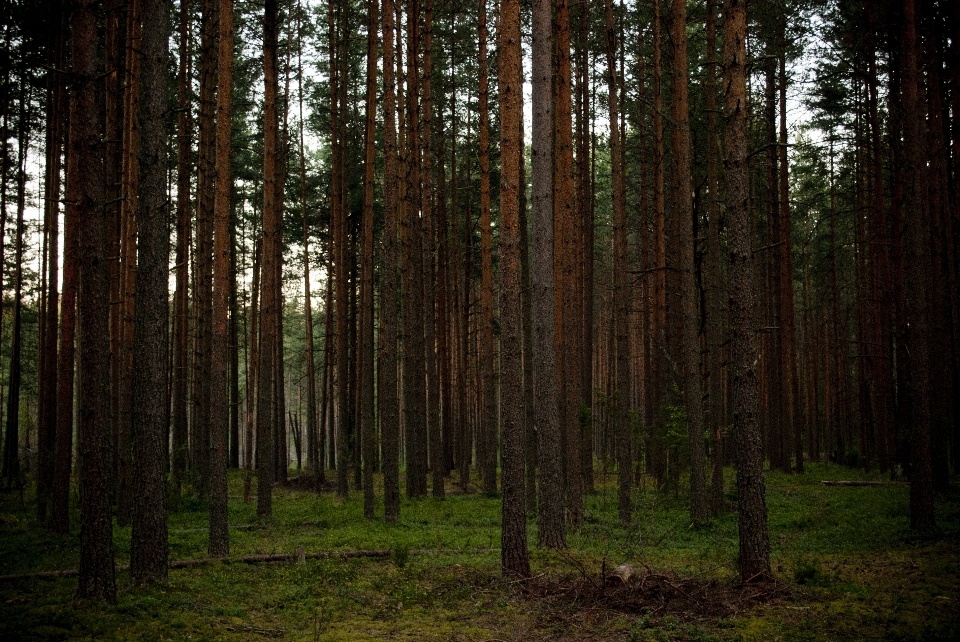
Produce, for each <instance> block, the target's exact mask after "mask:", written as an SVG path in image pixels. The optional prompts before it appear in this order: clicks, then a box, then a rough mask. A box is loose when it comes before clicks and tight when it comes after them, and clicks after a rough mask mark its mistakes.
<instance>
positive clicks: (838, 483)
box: [820, 480, 910, 486]
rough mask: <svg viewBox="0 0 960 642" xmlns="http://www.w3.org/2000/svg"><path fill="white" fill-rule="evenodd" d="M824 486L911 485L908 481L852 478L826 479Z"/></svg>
mask: <svg viewBox="0 0 960 642" xmlns="http://www.w3.org/2000/svg"><path fill="white" fill-rule="evenodd" d="M820 483H822V484H823V485H824V486H909V485H910V484H909V483H908V482H895V481H861V480H851V481H831V480H824V481H822V482H820Z"/></svg>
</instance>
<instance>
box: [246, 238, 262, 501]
mask: <svg viewBox="0 0 960 642" xmlns="http://www.w3.org/2000/svg"><path fill="white" fill-rule="evenodd" d="M254 237H256V225H254ZM262 257H263V236H262V235H261V236H260V238H258V239H257V240H256V241H255V242H254V247H253V274H252V276H251V281H252V283H251V284H250V316H249V319H250V332H249V334H248V335H247V345H248V346H250V348H249V349H250V354H249V364H250V367H249V370H248V372H247V390H246V393H247V394H246V397H247V434H246V440H245V441H246V457H245V460H246V461H245V464H246V474H245V475H244V476H243V501H244V503H246V502H249V501H250V492H251V488H250V486H251V484H252V482H253V479H252V477H253V467H254V462H255V459H254V452H253V451H254V441H255V437H254V417H255V415H256V416H259V415H258V414H257V413H258V411H256V404H257V400H258V399H259V393H258V390H259V387H260V384H259V381H260V376H259V371H260V289H261V288H260V280H261V278H260V274H261V272H262V270H261V268H260V266H261V263H262V261H263V259H262ZM259 456H260V453H259V450H258V451H257V457H259ZM257 481H258V483H259V478H258V480H257Z"/></svg>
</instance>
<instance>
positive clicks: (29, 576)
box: [0, 548, 500, 582]
mask: <svg viewBox="0 0 960 642" xmlns="http://www.w3.org/2000/svg"><path fill="white" fill-rule="evenodd" d="M491 550H498V551H499V550H500V549H492V548H475V549H454V548H450V549H444V548H420V549H411V550H410V554H413V555H425V554H430V553H467V552H473V553H477V552H486V551H491ZM391 555H393V550H391V549H389V548H385V549H379V550H377V549H375V550H366V551H317V552H314V553H303V552H302V550H300V551H296V552H293V553H272V554H260V555H244V556H242V557H204V558H200V559H189V560H175V561H173V562H170V563H169V564H168V567H169V568H171V569H177V568H187V567H190V566H206V565H207V564H214V563H216V562H223V563H226V564H231V563H235V562H243V563H246V564H259V563H263V562H289V561H292V560H295V561H303V560H307V559H353V558H360V557H374V558H385V557H390V556H391ZM117 570H118V571H127V570H130V567H129V566H127V565H125V564H124V565H120V566H117ZM79 574H80V571H78V570H77V569H68V570H63V571H37V572H34V573H14V574H12V575H0V582H15V581H18V580H33V579H59V578H61V577H76V576H77V575H79Z"/></svg>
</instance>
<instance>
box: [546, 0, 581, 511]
mask: <svg viewBox="0 0 960 642" xmlns="http://www.w3.org/2000/svg"><path fill="white" fill-rule="evenodd" d="M554 24H555V30H556V41H555V47H556V61H557V70H556V73H555V74H554V94H555V97H556V100H555V107H554V109H555V111H554V118H555V119H554V147H555V158H554V201H553V208H554V210H553V216H554V226H553V227H554V235H555V237H554V240H553V242H554V274H555V276H554V278H555V280H556V285H557V287H556V290H555V291H554V307H555V309H556V321H557V324H558V325H557V330H556V332H557V367H558V370H557V386H558V394H559V397H558V399H559V401H560V433H561V443H563V444H564V445H565V448H564V451H565V452H564V454H563V455H562V457H563V460H564V461H565V463H566V466H565V469H566V471H565V472H566V475H565V477H566V479H565V486H566V491H567V492H566V497H567V519H568V520H569V521H570V524H572V525H575V526H576V525H580V524H582V523H583V482H582V475H581V471H580V467H581V464H582V463H583V462H582V460H581V458H580V418H579V416H578V415H579V410H580V403H581V401H582V397H583V395H582V392H581V390H580V376H579V375H580V361H579V356H580V346H579V333H580V323H581V321H580V314H581V308H582V305H583V301H582V299H581V298H580V296H581V293H580V292H581V288H580V284H579V283H577V280H576V269H577V257H578V256H579V255H580V251H579V248H578V239H577V238H576V233H575V229H574V222H573V218H574V205H575V197H574V191H573V140H572V136H573V123H572V121H571V109H572V105H571V102H572V98H571V89H570V10H569V5H568V2H567V0H559V2H557V3H556V7H555V12H554Z"/></svg>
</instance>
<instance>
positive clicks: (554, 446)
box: [530, 0, 567, 548]
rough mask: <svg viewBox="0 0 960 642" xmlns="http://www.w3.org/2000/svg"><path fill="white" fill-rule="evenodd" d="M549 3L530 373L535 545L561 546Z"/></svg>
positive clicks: (541, 76) (539, 26)
mask: <svg viewBox="0 0 960 642" xmlns="http://www.w3.org/2000/svg"><path fill="white" fill-rule="evenodd" d="M552 22H553V21H552V17H551V3H550V2H548V1H547V0H534V3H533V70H534V71H533V147H532V160H533V265H532V270H531V288H530V290H531V298H532V302H533V306H532V314H533V351H534V352H533V378H534V390H536V394H537V399H536V406H537V408H536V414H537V416H538V417H539V418H540V421H539V425H538V426H537V445H538V472H539V479H538V481H539V484H538V486H539V492H540V506H539V515H538V520H537V523H538V529H537V537H538V540H539V542H538V543H539V545H540V546H542V547H547V548H566V545H567V544H566V537H565V534H564V529H563V476H562V470H561V467H560V461H561V459H560V456H561V453H560V417H559V412H558V408H559V402H558V395H557V355H556V341H555V336H554V335H555V328H556V324H555V323H554V307H553V292H554V277H553V136H552V133H553V101H552V91H551V77H552V69H553V64H552V57H553V46H552V42H551V35H552V32H553V25H552Z"/></svg>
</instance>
